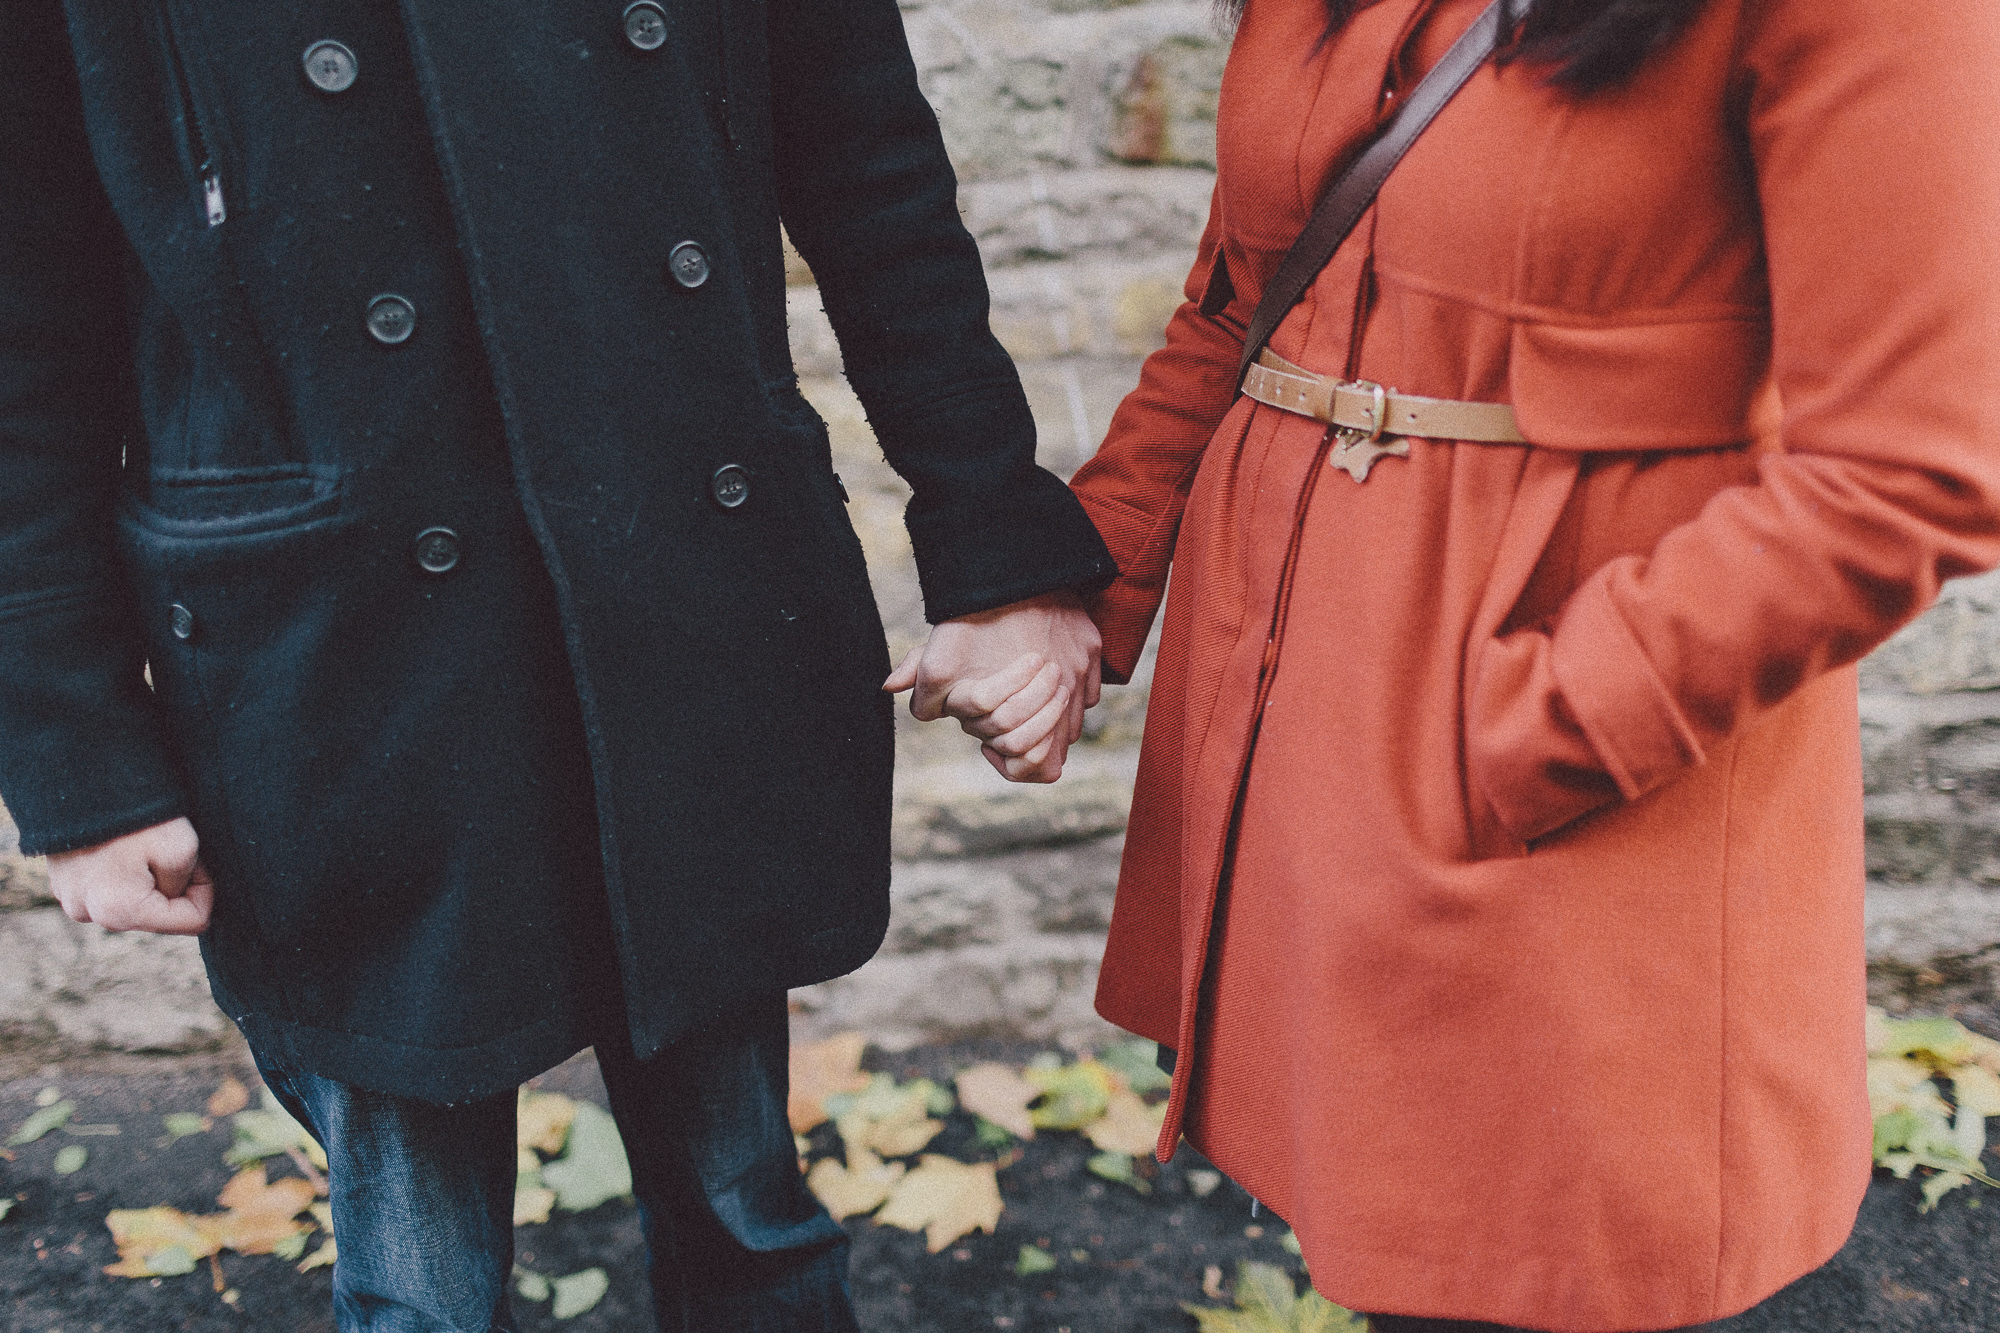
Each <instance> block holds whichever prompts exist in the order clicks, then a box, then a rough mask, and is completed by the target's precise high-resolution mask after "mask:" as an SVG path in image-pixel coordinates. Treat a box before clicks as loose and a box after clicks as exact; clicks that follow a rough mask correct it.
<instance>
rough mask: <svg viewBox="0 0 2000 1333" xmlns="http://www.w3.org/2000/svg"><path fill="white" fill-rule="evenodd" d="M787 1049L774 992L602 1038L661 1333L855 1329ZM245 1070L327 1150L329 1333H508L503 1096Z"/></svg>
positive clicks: (509, 1124) (842, 1241)
mask: <svg viewBox="0 0 2000 1333" xmlns="http://www.w3.org/2000/svg"><path fill="white" fill-rule="evenodd" d="M787 1047H788V1034H787V1031H786V1020H785V997H784V996H783V995H782V994H780V995H775V996H772V997H771V998H770V999H769V1000H768V1001H760V1002H759V1003H758V1004H757V1005H755V1006H753V1007H752V1009H751V1011H750V1012H748V1013H746V1014H743V1015H741V1016H740V1017H739V1018H738V1020H737V1021H736V1022H734V1023H733V1024H731V1025H729V1026H727V1027H719V1028H717V1029H715V1030H712V1031H709V1032H704V1033H700V1034H695V1035H693V1036H690V1037H688V1038H687V1039H685V1040H683V1041H681V1042H679V1043H677V1044H675V1045H673V1046H670V1047H668V1048H666V1049H665V1050H663V1051H661V1052H660V1053H659V1054H658V1055H656V1056H654V1057H653V1058H652V1059H649V1060H639V1059H635V1058H634V1057H633V1056H632V1054H631V1051H630V1050H629V1048H627V1049H619V1047H618V1046H617V1045H614V1044H612V1043H610V1042H606V1043H605V1044H603V1045H600V1046H599V1047H598V1050H597V1058H598V1067H599V1068H600V1070H601V1071H602V1072H603V1075H604V1085H605V1088H606V1089H607V1090H608V1091H609V1092H610V1094H611V1111H612V1114H613V1115H614V1116H615V1117H616V1118H617V1121H618V1127H619V1130H620V1132H621V1133H622V1134H623V1135H624V1139H625V1146H626V1151H627V1153H628V1154H629V1156H630V1157H631V1161H632V1182H633V1194H634V1197H635V1198H636V1199H637V1201H638V1204H639V1218H640V1226H641V1228H642V1229H643V1231H644V1234H645V1239H646V1253H647V1276H648V1278H649V1279H650V1280H651V1284H652V1291H653V1310H654V1316H655V1318H656V1319H657V1321H658V1324H659V1327H660V1328H661V1329H662V1330H666V1331H668V1333H855V1330H856V1325H855V1322H854V1312H853V1308H852V1305H851V1304H850V1301H849V1295H848V1286H847V1250H848V1245H847V1234H846V1233H845V1232H844V1231H842V1230H841V1228H840V1224H839V1223H837V1222H835V1221H834V1220H833V1219H832V1218H831V1217H829V1216H828V1215H827V1212H826V1210H825V1209H824V1208H822V1207H820V1205H819V1202H818V1200H816V1199H814V1198H813V1196H812V1194H811V1193H810V1192H809V1191H807V1189H806V1188H805V1183H804V1181H803V1180H802V1179H801V1177H800V1175H799V1168H798V1155H797V1152H796V1150H795V1148H794V1145H793V1142H792V1131H791V1125H790V1124H789V1122H788V1121H787V1119H786V1115H785V1094H786V1083H787V1076H786V1053H787ZM258 1068H259V1070H260V1071H261V1072H262V1073H263V1075H264V1079H265V1082H266V1083H268V1084H269V1085H270V1088H271V1091H272V1092H273V1093H274V1094H276V1096H277V1098H278V1100H279V1101H280V1102H282V1103H283V1104H284V1106H285V1108H286V1109H287V1110H289V1111H290V1112H291V1113H292V1114H293V1115H294V1116H296V1117H297V1118H298V1119H299V1121H300V1122H301V1123H302V1124H304V1125H306V1126H307V1127H308V1128H309V1129H311V1130H312V1132H313V1136H314V1137H315V1138H317V1139H318V1140H319V1141H320V1144H321V1146H323V1147H324V1148H325V1149H326V1155H327V1161H328V1163H329V1165H330V1167H331V1169H330V1170H329V1171H328V1173H327V1177H328V1182H329V1184H330V1185H331V1187H332V1203H333V1230H334V1235H335V1236H336V1237H337V1238H338V1239H339V1242H340V1253H339V1259H338V1260H337V1261H336V1263H335V1264H334V1269H333V1300H334V1310H335V1315H336V1317H337V1319H338V1321H339V1326H340V1329H341V1330H342V1333H511V1330H512V1329H513V1327H514V1323H513V1319H512V1317H511V1315H510V1313H509V1310H508V1294H507V1293H508V1282H509V1276H510V1274H511V1272H512V1270H513V1263H514V1227H513V1215H514V1175H515V1149H514V1096H513V1094H511V1093H509V1094H507V1095H506V1096H502V1097H495V1098H492V1099H490V1100H487V1101H482V1102H472V1103H467V1104H465V1105H460V1106H437V1105H433V1104H431V1103H428V1102H420V1101H415V1100H412V1099H410V1098H406V1097H395V1096H390V1095H388V1094H386V1093H379V1092H369V1091H366V1090H364V1089H361V1088H355V1087H350V1086H348V1085H346V1084H343V1083H336V1082H334V1081H333V1080H331V1079H327V1078H321V1077H320V1076H318V1075H316V1074H309V1073H303V1072H299V1071H293V1070H284V1069H277V1068H272V1067H269V1066H267V1065H266V1063H265V1062H264V1060H263V1059H262V1058H261V1057H260V1058H259V1060H258Z"/></svg>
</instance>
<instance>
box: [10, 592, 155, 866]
mask: <svg viewBox="0 0 2000 1333" xmlns="http://www.w3.org/2000/svg"><path fill="white" fill-rule="evenodd" d="M107 602H108V603H109V604H108V605H107V604H106V603H107ZM129 625H130V620H129V619H128V618H127V616H126V615H124V614H123V613H122V612H121V610H120V609H119V601H118V599H117V598H115V597H110V598H104V599H101V600H100V599H99V598H87V599H86V598H78V599H75V600H73V601H70V602H68V603H67V604H64V605H59V606H55V607H50V608H46V609H44V610H42V611H40V612H36V613H29V614H25V615H22V614H17V615H12V616H6V617H0V799H4V800H5V801H6V803H7V808H8V812H9V813H10V814H11V815H12V816H13V819H14V822H15V824H16V825H17V826H18V827H19V829H20V835H21V850H22V852H23V853H24V854H26V855H29V856H41V855H46V854H47V853H50V852H70V851H76V850H78V849H80V848H84V847H95V846H97V845H98V844H99V843H103V842H109V841H110V840H111V839H113V838H117V837H122V836H123V835H125V834H127V833H135V832H137V831H138V830H140V829H144V828H151V827H152V826H153V825H155V824H162V823H165V822H166V821H168V820H170V819H175V818H178V817H180V816H182V815H184V814H187V813H188V811H189V809H190V806H189V802H188V801H187V798H186V786H185V783H184V782H183V780H182V775H181V769H180V765H179V764H178V763H177V762H176V759H175V756H174V753H173V749H172V746H171V744H170V743H169V741H168V739H167V735H166V727H165V725H164V723H163V720H162V718H161V716H160V706H159V704H158V702H157V701H156V700H155V699H154V697H153V692H152V690H151V689H149V688H148V687H147V685H146V681H145V676H144V658H143V655H142V653H141V650H140V649H139V647H138V645H137V643H136V642H132V641H130V640H129V639H128V638H127V635H128V634H129Z"/></svg>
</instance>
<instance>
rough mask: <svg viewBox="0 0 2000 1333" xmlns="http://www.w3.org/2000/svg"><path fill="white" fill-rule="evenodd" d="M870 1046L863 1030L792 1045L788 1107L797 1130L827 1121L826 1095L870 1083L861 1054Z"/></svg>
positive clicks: (798, 1132)
mask: <svg viewBox="0 0 2000 1333" xmlns="http://www.w3.org/2000/svg"><path fill="white" fill-rule="evenodd" d="M867 1049H868V1038H866V1037H864V1036H862V1035H861V1034H860V1033H859V1032H843V1033H841V1034H840V1035H839V1036H837V1037H828V1038H827V1039H826V1040H825V1041H820V1042H809V1043H807V1044H806V1045H803V1046H798V1045H795V1046H793V1047H792V1058H791V1096H790V1098H789V1099H788V1100H787V1102H786V1105H785V1109H786V1112H787V1113H788V1114H789V1115H790V1117H791V1121H792V1132H793V1133H794V1134H804V1133H806V1132H807V1131H809V1130H811V1129H813V1128H814V1127H815V1126H818V1125H823V1124H825V1123H826V1119H827V1115H826V1099H827V1098H828V1097H831V1096H832V1095H833V1094H834V1093H836V1092H859V1091H861V1090H862V1089H863V1088H865V1087H867V1086H868V1075H866V1074H864V1073H862V1072H861V1056H862V1053H863V1052H865V1051H866V1050H867Z"/></svg>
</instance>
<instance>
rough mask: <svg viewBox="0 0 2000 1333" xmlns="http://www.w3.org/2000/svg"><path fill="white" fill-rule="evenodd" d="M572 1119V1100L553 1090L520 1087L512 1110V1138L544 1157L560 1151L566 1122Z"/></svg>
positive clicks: (566, 1125) (573, 1103)
mask: <svg viewBox="0 0 2000 1333" xmlns="http://www.w3.org/2000/svg"><path fill="white" fill-rule="evenodd" d="M575 1119H576V1103H575V1102H574V1101H572V1100H571V1099H570V1098H568V1097H565V1096H563V1095H562V1094H561V1093H556V1092H529V1091H528V1090H527V1089H526V1088H523V1089H521V1099H520V1103H519V1105H518V1106H516V1108H515V1111H514V1142H515V1143H516V1145H517V1146H519V1147H521V1148H526V1149H533V1150H534V1151H536V1152H539V1153H541V1154H542V1155H543V1156H544V1157H559V1156H561V1155H562V1150H563V1144H565V1143H567V1142H568V1141H569V1127H570V1122H571V1121H573V1120H575Z"/></svg>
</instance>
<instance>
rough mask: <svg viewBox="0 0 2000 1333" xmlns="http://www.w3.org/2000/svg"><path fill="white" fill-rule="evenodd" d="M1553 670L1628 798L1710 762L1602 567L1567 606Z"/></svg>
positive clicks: (1559, 627) (1554, 651)
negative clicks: (1613, 595)
mask: <svg viewBox="0 0 2000 1333" xmlns="http://www.w3.org/2000/svg"><path fill="white" fill-rule="evenodd" d="M1549 669H1550V671H1551V673H1552V675H1553V677H1554V680H1555V684H1556V687H1557V688H1558V689H1559V690H1560V691H1561V692H1562V697H1563V700H1564V701H1565V702H1566V703H1567V705H1568V710H1569V712H1570V713H1571V714H1572V715H1573V716H1574V717H1575V719H1576V724H1577V726H1578V727H1580V728H1581V729H1582V731H1583V734H1584V735H1585V736H1586V737H1588V738H1589V740H1590V744H1591V746H1592V748H1594V749H1595V750H1596V751H1597V754H1598V757H1599V759H1600V760H1601V761H1602V762H1603V764H1604V768H1605V771H1606V772H1607V773H1608V774H1610V776H1611V779H1612V780H1613V781H1614V782H1616V783H1617V784H1618V791H1619V794H1620V795H1622V796H1623V797H1624V798H1625V799H1626V800H1628V801H1635V800H1637V799H1638V798H1639V797H1641V796H1643V795H1645V794H1646V793H1647V792H1649V791H1652V790H1653V789H1654V788H1656V787H1660V786H1664V785H1665V784H1666V783H1667V782H1669V781H1671V780H1673V779H1674V778H1675V777H1678V776H1679V775H1680V774H1681V773H1683V772H1685V771H1686V770H1688V769H1690V768H1693V767H1695V766H1697V765H1699V764H1701V763H1703V762H1705V760H1706V758H1707V756H1706V755H1705V754H1704V753H1703V751H1702V747H1701V742H1700V740H1699V739H1698V738H1697V737H1696V736H1695V734H1694V730H1693V728H1691V727H1690V726H1689V725H1688V721H1687V719H1686V718H1685V717H1684V716H1683V715H1682V713H1681V710H1680V708H1679V707H1678V706H1677V705H1676V704H1675V703H1674V698H1673V695H1672V693H1671V692H1670V691H1669V690H1668V689H1667V686H1666V683H1665V682H1664V681H1662V680H1661V679H1660V673H1659V671H1658V670H1657V669H1656V668H1655V667H1654V666H1653V662H1652V659H1651V658H1649V657H1648V656H1647V655H1646V650H1645V648H1644V647H1642V646H1641V645H1640V643H1639V640H1638V637H1637V636H1636V635H1634V634H1633V633H1632V629H1631V626H1630V625H1628V624H1627V623H1626V621H1625V617H1624V616H1623V615H1622V614H1620V612H1619V610H1618V607H1617V604H1616V603H1615V602H1613V601H1612V598H1611V591H1610V585H1609V581H1608V580H1607V579H1606V578H1605V577H1603V574H1602V572H1600V574H1599V576H1598V577H1595V578H1592V579H1590V580H1588V581H1587V582H1585V584H1584V585H1583V586H1582V587H1581V588H1579V589H1577V591H1576V595H1575V596H1574V597H1573V598H1572V600H1571V603H1570V605H1569V607H1568V608H1567V609H1566V610H1565V611H1564V612H1563V615H1562V619H1561V622H1560V623H1559V624H1558V625H1557V627H1556V634H1555V638H1554V642H1553V644H1552V645H1551V650H1550V655H1549Z"/></svg>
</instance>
